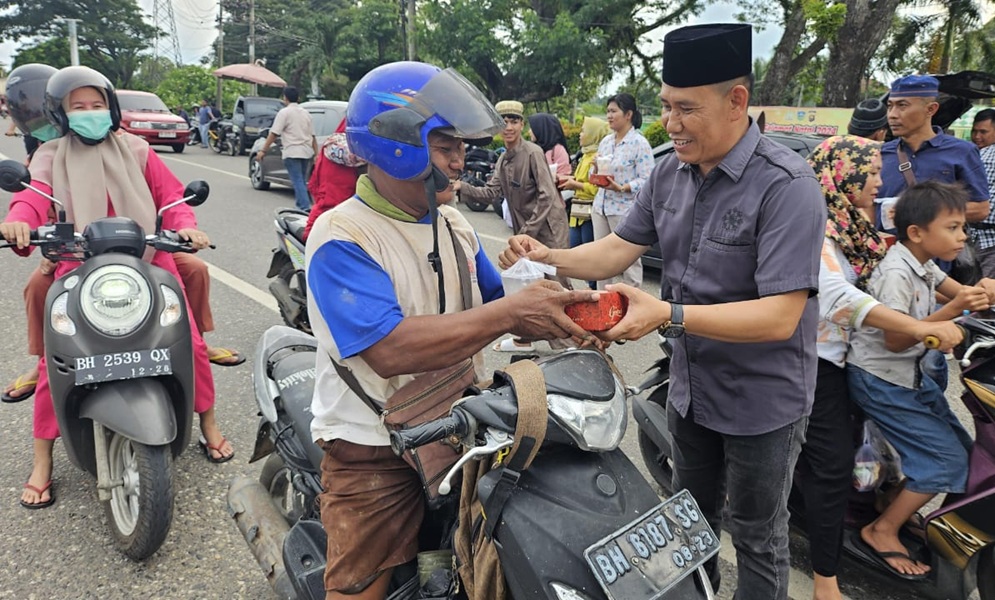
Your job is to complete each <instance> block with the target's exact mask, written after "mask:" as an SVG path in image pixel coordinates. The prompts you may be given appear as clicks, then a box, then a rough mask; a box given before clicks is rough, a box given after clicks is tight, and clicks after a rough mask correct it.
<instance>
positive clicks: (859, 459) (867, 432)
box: [853, 419, 887, 492]
mask: <svg viewBox="0 0 995 600" xmlns="http://www.w3.org/2000/svg"><path fill="white" fill-rule="evenodd" d="M881 442H884V443H885V444H887V442H886V441H884V437H883V436H882V435H881V430H879V429H878V426H877V425H875V424H874V422H873V421H871V420H870V419H867V420H865V421H864V441H863V443H862V444H861V445H860V448H857V454H856V455H855V456H854V459H853V487H854V489H856V490H857V491H858V492H869V491H871V490H874V489H877V487H878V486H879V485H881V482H882V479H883V477H882V475H883V473H884V471H885V464H884V457H883V456H882V455H881V452H880V450H879V448H880V446H881Z"/></svg>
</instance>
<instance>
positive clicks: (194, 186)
mask: <svg viewBox="0 0 995 600" xmlns="http://www.w3.org/2000/svg"><path fill="white" fill-rule="evenodd" d="M210 193H211V186H209V185H207V182H206V181H204V180H202V179H198V180H196V181H191V182H190V183H188V184H187V187H186V188H185V189H184V190H183V197H184V198H190V197H191V196H193V197H192V198H190V199H189V200H187V204H189V205H190V206H200V205H201V204H203V203H204V202H206V201H207V196H208V195H209V194H210Z"/></svg>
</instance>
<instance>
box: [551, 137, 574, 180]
mask: <svg viewBox="0 0 995 600" xmlns="http://www.w3.org/2000/svg"><path fill="white" fill-rule="evenodd" d="M546 162H547V163H548V164H553V163H556V174H557V175H566V176H568V177H569V176H570V175H573V169H571V168H570V155H569V154H567V149H566V148H564V147H563V145H562V144H557V145H555V146H553V149H552V150H550V151H549V152H547V153H546Z"/></svg>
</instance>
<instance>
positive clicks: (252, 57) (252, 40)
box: [249, 0, 258, 96]
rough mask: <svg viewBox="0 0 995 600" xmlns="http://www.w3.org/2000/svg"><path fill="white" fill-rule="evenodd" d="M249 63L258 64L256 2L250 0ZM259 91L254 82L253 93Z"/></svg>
mask: <svg viewBox="0 0 995 600" xmlns="http://www.w3.org/2000/svg"><path fill="white" fill-rule="evenodd" d="M249 64H250V65H254V64H256V2H255V0H249ZM257 93H258V88H257V87H256V84H254V83H253V84H252V95H253V96H255V95H256V94H257Z"/></svg>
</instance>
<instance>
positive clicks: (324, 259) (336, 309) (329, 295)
mask: <svg viewBox="0 0 995 600" xmlns="http://www.w3.org/2000/svg"><path fill="white" fill-rule="evenodd" d="M307 283H308V288H309V292H308V293H310V294H312V296H313V298H314V302H315V304H317V305H318V310H319V311H320V312H321V317H322V319H324V321H325V323H326V324H327V325H328V329H329V331H331V333H332V339H334V340H335V345H336V347H337V348H338V350H339V354H340V355H341V356H342V357H343V358H349V357H350V356H355V355H357V354H359V353H360V352H362V351H363V350H366V349H367V348H369V347H370V346H373V345H374V344H376V343H377V342H379V341H380V340H382V339H384V338H385V337H387V336H388V335H389V334H390V332H391V331H393V330H394V328H395V327H397V326H398V325H399V324H400V323H401V321H402V320H403V319H404V314H403V313H402V312H401V306H400V305H399V304H398V302H397V295H396V294H395V293H394V284H393V282H392V281H391V279H390V276H389V275H387V272H386V271H384V270H383V268H382V267H381V266H380V265H379V264H378V263H377V262H376V261H374V260H373V259H372V258H371V257H370V255H369V254H367V253H366V252H364V251H363V249H362V248H360V247H359V246H358V245H357V244H354V243H352V242H343V241H338V240H333V241H330V242H327V243H325V244H324V245H322V246H321V247H320V248H318V251H317V252H315V254H314V257H312V258H311V262H310V263H308V270H307Z"/></svg>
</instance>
